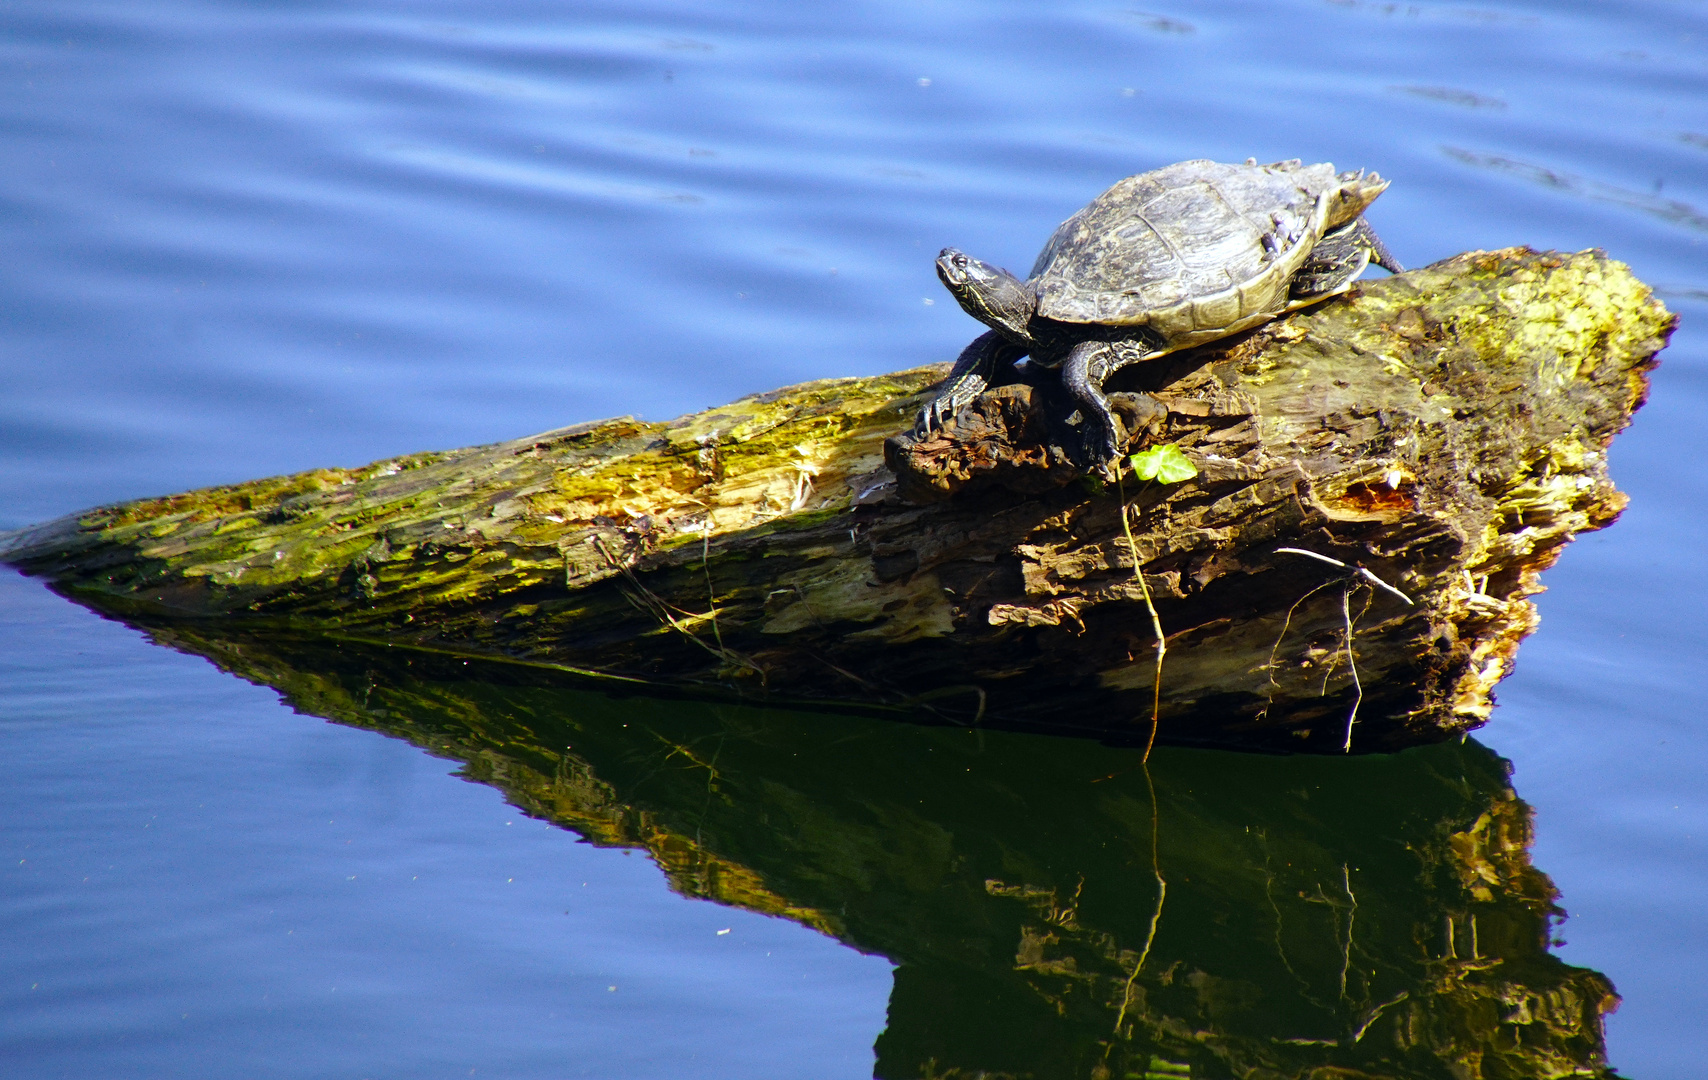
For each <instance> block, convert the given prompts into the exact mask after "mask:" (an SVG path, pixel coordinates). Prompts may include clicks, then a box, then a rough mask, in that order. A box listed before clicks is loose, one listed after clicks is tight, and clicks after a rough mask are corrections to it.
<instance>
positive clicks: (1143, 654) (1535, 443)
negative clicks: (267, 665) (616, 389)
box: [0, 249, 1673, 750]
mask: <svg viewBox="0 0 1708 1080" xmlns="http://www.w3.org/2000/svg"><path fill="white" fill-rule="evenodd" d="M1672 324H1673V317H1672V316H1671V315H1669V314H1668V313H1667V312H1666V310H1665V309H1664V308H1663V307H1662V306H1661V304H1660V303H1659V302H1658V301H1657V300H1655V299H1654V298H1653V297H1652V296H1651V294H1650V292H1649V290H1648V289H1647V288H1646V287H1645V286H1644V285H1643V284H1642V283H1641V282H1639V281H1637V280H1636V278H1634V277H1633V276H1632V275H1631V273H1630V272H1629V270H1628V269H1627V268H1626V267H1625V266H1624V265H1623V264H1621V263H1618V262H1615V261H1612V260H1609V259H1608V258H1606V256H1605V255H1604V254H1602V253H1600V252H1595V251H1592V252H1582V253H1578V254H1575V255H1565V254H1559V253H1538V252H1533V251H1530V250H1528V249H1509V250H1504V251H1496V252H1472V253H1468V254H1465V255H1461V256H1457V257H1455V258H1452V259H1448V260H1445V261H1443V262H1440V263H1437V264H1435V265H1433V266H1430V267H1426V268H1424V269H1421V270H1416V271H1412V272H1410V273H1407V274H1403V275H1399V276H1397V277H1394V278H1389V279H1383V280H1376V281H1366V282H1361V283H1359V285H1358V286H1357V287H1356V288H1355V289H1354V290H1353V291H1352V292H1351V293H1350V294H1348V295H1347V296H1344V297H1341V298H1337V299H1335V300H1331V301H1328V302H1326V303H1324V304H1322V305H1320V306H1318V307H1315V308H1312V309H1309V310H1306V311H1303V312H1300V313H1297V314H1295V315H1293V316H1290V317H1288V318H1285V319H1282V320H1278V321H1276V322H1274V323H1271V324H1268V325H1266V326H1264V327H1262V328H1260V329H1258V330H1256V331H1253V332H1251V333H1248V334H1245V335H1242V336H1240V337H1238V338H1235V339H1231V340H1228V341H1224V342H1220V343H1217V344H1215V345H1212V346H1206V347H1201V348H1198V349H1195V350H1191V351H1189V352H1185V353H1180V354H1176V355H1174V356H1171V357H1168V358H1165V359H1164V360H1160V361H1157V362H1155V363H1154V364H1151V365H1141V366H1139V367H1136V368H1132V369H1128V371H1127V372H1123V374H1124V375H1128V376H1130V377H1132V378H1143V379H1144V380H1146V381H1145V382H1144V384H1143V386H1142V387H1140V386H1138V385H1136V384H1135V385H1131V386H1129V387H1128V388H1129V389H1139V388H1142V389H1146V390H1148V391H1151V392H1152V393H1154V394H1155V395H1156V396H1157V397H1159V398H1161V399H1162V400H1163V401H1164V402H1165V404H1167V406H1168V410H1169V411H1168V415H1167V417H1166V418H1165V419H1162V420H1160V421H1159V422H1155V423H1153V424H1151V426H1150V429H1149V430H1148V431H1147V432H1146V433H1145V436H1146V437H1148V438H1149V439H1151V440H1152V441H1156V442H1175V443H1177V444H1179V445H1180V446H1181V447H1182V448H1183V449H1184V450H1185V451H1186V453H1187V455H1188V456H1189V457H1190V458H1191V459H1192V460H1193V461H1194V463H1195V464H1196V466H1197V467H1198V470H1199V475H1198V477H1197V478H1196V479H1195V480H1193V481H1189V482H1187V483H1184V484H1180V485H1175V486H1171V487H1167V488H1154V487H1153V488H1149V489H1143V490H1136V491H1135V490H1134V489H1133V488H1132V487H1129V488H1128V496H1129V501H1130V502H1131V503H1133V504H1134V505H1135V521H1134V540H1135V543H1136V546H1137V549H1138V550H1139V552H1140V553H1141V556H1142V563H1143V565H1142V569H1143V572H1144V574H1145V577H1146V581H1147V582H1148V583H1149V585H1150V588H1151V591H1152V593H1153V595H1154V597H1155V599H1156V603H1157V608H1158V611H1159V613H1160V615H1161V621H1162V625H1163V627H1164V628H1165V630H1166V631H1167V633H1168V635H1169V637H1168V663H1167V667H1166V669H1165V671H1164V674H1163V683H1162V724H1161V738H1162V739H1163V740H1165V741H1171V742H1177V743H1179V742H1195V743H1207V744H1217V745H1231V746H1243V747H1250V748H1267V749H1312V750H1340V749H1341V747H1342V741H1343V736H1344V734H1345V730H1344V725H1345V722H1346V719H1347V717H1348V715H1349V712H1350V709H1351V706H1352V704H1353V700H1354V693H1355V690H1354V685H1355V684H1354V677H1353V672H1352V670H1351V669H1350V667H1349V665H1348V662H1347V661H1348V657H1349V656H1351V657H1352V658H1353V659H1354V660H1355V662H1356V665H1357V674H1358V678H1359V679H1360V680H1361V682H1362V686H1363V695H1362V701H1361V703H1360V704H1359V707H1358V715H1357V720H1358V722H1357V728H1356V730H1355V731H1354V732H1353V735H1352V742H1353V748H1354V749H1355V750H1387V749H1395V748H1398V747H1402V746H1406V745H1412V744H1416V743H1422V742H1430V741H1435V740H1439V739H1442V738H1446V737H1450V736H1453V735H1457V734H1459V733H1462V732H1464V731H1466V730H1468V729H1470V728H1472V727H1475V726H1477V725H1478V724H1480V723H1481V722H1482V721H1483V720H1484V719H1486V718H1487V716H1488V713H1489V709H1490V707H1491V703H1492V691H1493V688H1494V686H1495V684H1496V683H1497V682H1498V681H1499V680H1500V678H1502V677H1503V676H1504V675H1505V674H1506V673H1507V672H1508V671H1509V670H1510V669H1511V666H1512V663H1513V659H1514V656H1515V652H1516V649H1517V647H1518V643H1519V641H1520V640H1521V639H1522V638H1523V637H1524V636H1526V635H1527V634H1528V633H1530V632H1531V631H1532V630H1533V629H1534V628H1535V626H1536V615H1535V609H1534V607H1533V606H1532V605H1531V604H1530V603H1529V601H1528V600H1527V599H1526V598H1527V597H1528V596H1530V595H1532V594H1534V593H1536V592H1538V591H1540V585H1539V583H1538V575H1539V574H1540V572H1541V571H1542V570H1543V569H1545V568H1546V567H1547V566H1548V565H1550V564H1551V563H1552V562H1553V561H1554V559H1555V558H1557V556H1558V554H1559V552H1560V550H1561V549H1562V547H1563V546H1564V545H1565V544H1566V543H1567V542H1569V541H1570V539H1571V538H1572V537H1573V536H1575V535H1576V534H1577V533H1580V532H1583V531H1586V530H1590V529H1596V528H1601V527H1603V526H1605V525H1607V524H1608V523H1610V522H1611V521H1612V520H1613V519H1614V518H1615V517H1616V516H1617V515H1618V513H1619V512H1620V510H1621V509H1622V508H1623V506H1624V502H1625V500H1624V497H1623V496H1622V495H1621V494H1620V493H1619V492H1618V491H1617V490H1615V488H1614V487H1613V485H1612V483H1611V481H1610V480H1609V479H1608V475H1607V467H1606V457H1605V450H1606V447H1607V446H1608V444H1609V442H1610V440H1611V439H1612V438H1613V436H1614V435H1615V434H1616V433H1617V432H1618V431H1620V430H1621V429H1622V428H1623V427H1624V426H1625V425H1626V424H1627V423H1628V422H1629V419H1630V416H1631V413H1632V411H1633V410H1634V409H1635V408H1636V407H1637V406H1638V405H1640V404H1641V402H1642V400H1643V398H1644V395H1645V394H1646V392H1647V386H1648V383H1647V378H1646V374H1645V373H1646V372H1647V371H1648V370H1649V369H1650V368H1651V367H1652V366H1653V364H1654V355H1655V353H1656V352H1657V351H1658V350H1659V349H1660V348H1661V347H1662V346H1663V345H1664V344H1665V341H1666V337H1667V335H1668V334H1669V332H1670V330H1671V327H1672ZM943 371H944V368H943V367H942V366H935V367H931V368H922V369H917V370H914V371H906V372H900V373H897V374H894V375H887V376H880V377H876V378H866V379H832V380H825V381H821V382H816V383H808V384H804V385H801V386H796V387H789V388H786V389H783V390H779V391H775V392H773V393H770V394H764V395H759V396H756V397H751V398H746V399H743V400H742V401H738V402H735V403H733V404H731V405H728V406H725V407H723V408H720V409H713V410H709V411H708V412H705V413H701V414H697V415H694V416H689V417H684V418H681V419H679V420H675V421H671V422H667V423H644V422H640V421H636V420H634V419H632V418H622V419H618V420H610V421H603V422H600V423H594V424H584V425H580V426H577V427H573V428H565V429H562V430H559V431H554V432H548V433H546V434H544V435H540V436H536V437H533V438H530V439H521V440H516V441H514V442H509V443H502V444H497V445H493V446H486V447H477V448H473V449H469V450H462V451H455V452H451V453H443V454H425V455H412V456H406V457H400V458H395V459H390V460H387V461H382V462H377V463H375V464H373V465H369V466H367V467H365V468H361V469H347V470H346V469H323V470H316V471H314V472H310V473H303V474H299V475H297V476H292V477H285V478H276V479H271V480H262V481H256V482H252V483H247V484H238V485H232V486H229V487H222V488H213V489H207V490H204V491H197V492H190V493H187V494H184V495H178V496H173V497H170V498H164V499H150V500H141V501H138V502H132V503H125V504H121V505H117V506H110V507H105V508H101V509H99V510H95V511H91V512H88V513H85V514H81V515H75V516H73V517H69V518H65V519H61V520H60V521H57V522H51V523H48V524H46V525H42V526H37V527H34V528H31V529H25V530H21V531H19V532H16V533H13V534H10V535H9V536H6V537H4V538H0V559H3V560H5V561H7V562H10V563H13V564H15V565H17V566H20V567H22V568H23V569H25V570H26V571H27V572H30V573H33V574H40V575H43V576H45V577H47V578H49V579H50V580H51V581H52V582H53V583H54V584H55V587H57V588H59V589H60V590H62V591H63V592H65V593H66V594H67V595H70V596H73V597H74V598H76V599H78V600H79V601H81V602H84V603H87V604H89V605H90V606H93V607H96V608H99V609H102V610H105V611H108V612H112V613H115V614H118V615H120V616H122V617H126V618H129V619H131V620H133V621H141V622H148V621H156V622H158V621H162V620H166V621H170V620H179V619H197V620H208V619H216V620H222V621H223V622H225V623H227V624H229V625H231V626H232V627H233V628H238V627H240V628H242V629H243V630H245V631H247V632H256V631H263V632H264V631H266V630H267V629H269V628H274V629H290V630H293V631H296V632H302V631H313V632H317V633H324V634H328V635H341V636H344V637H349V638H359V639H366V640H374V641H384V642H387V643H390V644H393V645H396V646H411V647H418V648H424V649H432V650H435V651H449V652H453V653H467V654H478V655H489V656H496V657H504V658H508V659H511V660H513V661H516V662H520V663H526V664H531V665H540V666H545V667H556V668H559V669H564V670H568V671H571V672H579V673H581V674H583V675H585V676H587V677H590V678H595V679H599V680H602V681H606V682H611V683H613V684H621V683H623V682H631V681H635V680H638V681H641V682H645V683H648V684H651V685H653V686H655V687H659V686H669V685H673V686H678V687H681V688H683V689H684V690H686V691H688V692H691V693H705V694H724V693H738V694H749V695H766V696H769V697H772V698H775V699H788V698H812V699H818V700H821V701H840V702H847V703H852V704H854V705H855V706H857V707H863V708H893V707H899V708H902V709H904V710H907V711H910V712H914V713H917V714H919V715H921V716H922V717H925V718H938V719H944V720H952V721H957V722H975V721H976V722H984V723H994V724H1001V725H1004V726H1011V727H1024V728H1032V729H1038V730H1050V731H1061V732H1073V733H1080V734H1090V735H1096V736H1099V737H1102V738H1106V739H1110V740H1114V741H1128V740H1131V741H1143V740H1144V738H1145V737H1146V735H1148V731H1149V715H1150V698H1151V690H1152V655H1153V654H1152V651H1151V649H1152V646H1151V640H1150V623H1149V618H1148V616H1147V615H1146V613H1145V610H1144V605H1143V601H1142V599H1141V597H1140V589H1139V585H1138V583H1137V582H1136V581H1135V580H1134V577H1133V574H1132V556H1131V554H1130V553H1129V552H1130V549H1129V548H1128V546H1127V543H1126V540H1125V539H1124V537H1123V536H1122V530H1121V526H1120V521H1121V516H1120V510H1119V507H1118V502H1117V498H1116V496H1115V494H1114V489H1113V487H1112V486H1110V487H1107V488H1105V487H1103V486H1102V485H1100V484H1098V483H1096V482H1095V480H1092V479H1088V478H1085V477H1083V476H1082V475H1081V472H1080V470H1079V469H1077V468H1076V467H1073V466H1072V464H1071V462H1068V461H1066V459H1065V457H1064V455H1062V454H1061V453H1060V452H1059V451H1052V450H1050V449H1049V446H1048V441H1047V438H1046V436H1047V434H1048V431H1049V428H1050V425H1051V424H1052V423H1056V421H1055V419H1054V415H1055V414H1053V413H1051V411H1050V409H1049V398H1050V395H1049V393H1048V392H1047V389H1046V388H1033V387H1027V386H1016V387H1005V388H1000V389H998V390H995V391H993V392H992V393H990V394H989V395H987V396H986V397H985V398H983V399H981V400H980V401H978V402H976V403H975V405H974V406H973V407H971V408H970V409H969V410H968V411H967V412H966V413H965V414H963V416H962V418H961V419H960V420H959V421H958V422H957V424H956V425H954V426H953V428H952V430H951V431H950V432H949V437H942V438H936V439H933V440H931V441H930V442H927V443H923V444H915V443H913V442H912V441H911V440H908V439H906V438H899V439H891V438H890V437H891V436H893V435H895V434H896V433H897V432H899V431H901V430H903V429H905V428H906V427H907V426H908V425H909V424H910V422H911V419H912V416H913V414H914V412H915V411H916V410H917V408H918V406H919V404H920V403H921V402H922V401H923V400H924V397H923V394H924V393H925V392H926V391H927V389H928V388H929V387H930V386H931V385H932V384H933V383H934V382H935V381H936V380H937V379H940V378H941V377H942V374H943ZM1121 388H1122V386H1121V384H1116V385H1114V386H1112V387H1111V389H1112V390H1120V389H1121ZM1129 416H1132V414H1129ZM1133 419H1135V420H1136V419H1137V418H1136V417H1133ZM886 440H889V445H888V447H887V462H888V463H887V464H886V445H885V444H886ZM898 472H899V484H898V475H897V474H898ZM1278 547H1297V548H1302V549H1305V550H1309V551H1312V552H1315V553H1318V554H1321V555H1324V556H1329V557H1332V558H1335V559H1339V560H1341V561H1343V562H1345V563H1347V564H1349V565H1351V566H1360V567H1364V568H1366V569H1368V570H1369V571H1370V572H1372V573H1373V574H1375V575H1377V576H1378V577H1380V578H1381V579H1382V580H1383V581H1385V582H1387V583H1390V584H1392V585H1394V586H1395V587H1396V588H1398V589H1400V590H1403V591H1404V592H1405V593H1406V594H1408V595H1409V596H1411V597H1413V598H1415V599H1416V600H1417V603H1416V605H1415V606H1411V607H1407V606H1406V605H1404V604H1402V603H1400V602H1399V601H1398V600H1396V599H1394V598H1393V597H1391V596H1389V595H1388V594H1387V593H1385V592H1383V591H1382V590H1379V589H1377V588H1375V587H1373V586H1371V585H1370V584H1369V583H1368V582H1363V581H1360V582H1350V583H1348V584H1346V585H1343V584H1341V583H1340V581H1339V579H1337V578H1336V577H1335V574H1336V573H1337V572H1336V571H1334V570H1333V568H1331V567H1326V566H1325V565H1323V564H1321V563H1319V562H1318V561H1317V560H1313V559H1307V558H1302V557H1297V556H1288V555H1285V554H1279V555H1278V554H1276V549H1277V548H1278ZM1348 587H1349V588H1350V589H1351V590H1352V591H1351V595H1350V597H1347V596H1346V595H1345V590H1346V589H1347V588H1348ZM1343 605H1344V607H1345V610H1346V611H1347V612H1348V613H1349V614H1350V616H1351V618H1352V620H1353V623H1354V627H1355V630H1354V634H1353V636H1352V640H1351V641H1350V642H1348V641H1347V636H1346V633H1345V622H1346V619H1345V616H1343Z"/></svg>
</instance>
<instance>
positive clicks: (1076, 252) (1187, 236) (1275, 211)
mask: <svg viewBox="0 0 1708 1080" xmlns="http://www.w3.org/2000/svg"><path fill="white" fill-rule="evenodd" d="M1339 186H1340V181H1339V179H1338V177H1337V176H1336V174H1335V171H1334V166H1332V165H1326V164H1321V165H1301V164H1299V163H1298V162H1297V161H1288V162H1277V163H1275V164H1272V165H1256V164H1247V165H1225V164H1221V163H1219V162H1214V161H1183V162H1181V163H1179V164H1177V165H1170V166H1168V167H1167V168H1164V169H1157V170H1155V171H1154V172H1148V173H1140V174H1139V175H1138V176H1129V177H1128V178H1127V179H1125V180H1123V181H1121V182H1120V183H1118V184H1116V185H1115V186H1114V187H1112V188H1110V189H1109V190H1108V191H1105V192H1104V193H1103V194H1101V195H1099V196H1098V197H1097V198H1096V199H1093V200H1092V201H1091V203H1090V205H1088V206H1086V207H1085V209H1083V210H1081V211H1080V212H1079V213H1077V214H1075V215H1074V216H1073V217H1070V218H1068V219H1067V220H1066V221H1064V222H1062V224H1061V226H1060V227H1059V228H1057V229H1056V231H1055V235H1053V236H1051V237H1050V241H1049V243H1047V244H1045V245H1044V250H1043V251H1042V252H1041V253H1040V254H1039V255H1038V261H1037V263H1036V265H1034V266H1033V268H1032V273H1031V275H1030V276H1031V278H1032V280H1033V282H1034V286H1035V288H1036V289H1037V294H1038V308H1037V311H1038V314H1039V315H1042V316H1044V317H1045V318H1048V319H1054V320H1056V321H1059V322H1067V323H1090V324H1099V325H1112V326H1133V325H1140V324H1148V325H1150V326H1152V327H1154V328H1155V329H1157V330H1158V331H1160V332H1161V333H1162V334H1163V335H1164V336H1165V337H1167V338H1169V339H1171V340H1172V339H1184V338H1188V337H1196V336H1198V335H1200V334H1203V333H1207V332H1210V331H1221V332H1224V333H1225V332H1227V331H1229V330H1232V329H1238V328H1241V327H1242V326H1244V325H1250V324H1251V323H1255V322H1261V321H1262V320H1263V319H1264V318H1267V317H1268V316H1270V315H1272V314H1274V313H1275V312H1276V311H1278V310H1280V308H1281V307H1283V306H1284V305H1285V303H1286V300H1287V287H1288V281H1289V279H1291V278H1292V276H1293V274H1294V272H1295V271H1297V270H1298V269H1299V266H1300V265H1301V264H1302V263H1303V262H1304V260H1305V258H1306V257H1307V256H1308V255H1309V254H1310V252H1311V248H1312V247H1314V246H1315V245H1316V242H1317V241H1318V240H1319V239H1320V238H1321V237H1322V234H1323V228H1324V223H1325V221H1326V219H1327V215H1328V207H1329V202H1330V196H1331V195H1332V193H1333V192H1334V191H1335V190H1336V189H1337V188H1338V187H1339ZM1180 343H1183V342H1180Z"/></svg>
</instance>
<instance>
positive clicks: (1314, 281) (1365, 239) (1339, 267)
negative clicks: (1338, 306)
mask: <svg viewBox="0 0 1708 1080" xmlns="http://www.w3.org/2000/svg"><path fill="white" fill-rule="evenodd" d="M1371 263H1375V264H1376V265H1377V266H1380V267H1382V268H1383V269H1385V270H1388V271H1391V272H1393V273H1396V274H1398V273H1401V272H1402V271H1403V270H1404V267H1402V266H1400V262H1399V260H1398V259H1396V258H1394V253H1393V252H1391V251H1389V250H1388V245H1386V244H1384V243H1382V238H1381V237H1379V236H1377V235H1376V231H1375V230H1374V229H1372V228H1370V223H1369V222H1367V221H1365V220H1364V219H1363V218H1361V217H1358V218H1353V219H1352V220H1351V221H1349V222H1347V223H1346V224H1345V225H1342V226H1341V227H1340V228H1338V229H1335V230H1333V231H1332V232H1329V233H1325V234H1324V235H1323V238H1322V239H1321V240H1318V241H1317V245H1316V247H1314V248H1312V249H1311V253H1310V255H1308V256H1306V258H1305V262H1304V264H1303V265H1302V266H1300V267H1299V269H1298V272H1296V273H1295V274H1294V275H1293V280H1292V283H1291V285H1290V286H1289V299H1290V300H1291V301H1292V302H1293V303H1295V304H1297V303H1300V302H1309V301H1311V300H1313V299H1317V298H1321V297H1325V296H1332V295H1334V294H1335V293H1337V292H1340V291H1341V290H1342V289H1345V288H1346V287H1347V286H1348V285H1351V284H1352V283H1353V281H1355V280H1357V278H1358V275H1359V274H1362V273H1363V272H1364V268H1365V267H1366V266H1369V265H1370V264H1371Z"/></svg>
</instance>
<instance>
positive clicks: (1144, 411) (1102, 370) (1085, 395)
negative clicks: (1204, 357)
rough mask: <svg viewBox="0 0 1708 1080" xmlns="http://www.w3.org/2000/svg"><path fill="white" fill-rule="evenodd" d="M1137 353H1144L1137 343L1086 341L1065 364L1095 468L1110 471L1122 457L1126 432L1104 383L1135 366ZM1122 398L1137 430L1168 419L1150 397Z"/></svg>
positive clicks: (1064, 379) (1066, 380) (1065, 386)
mask: <svg viewBox="0 0 1708 1080" xmlns="http://www.w3.org/2000/svg"><path fill="white" fill-rule="evenodd" d="M1137 352H1144V350H1143V348H1142V346H1140V345H1138V344H1136V343H1134V342H1119V341H1117V342H1109V341H1082V342H1080V343H1079V344H1078V345H1075V346H1074V347H1073V351H1072V352H1069V353H1068V355H1067V359H1066V360H1063V361H1062V389H1064V390H1066V391H1067V392H1068V395H1069V396H1070V397H1072V398H1073V400H1074V402H1075V403H1076V404H1077V405H1078V406H1079V412H1080V425H1079V429H1080V437H1081V441H1082V442H1083V444H1084V446H1085V453H1086V457H1087V458H1088V459H1089V463H1090V464H1091V466H1092V467H1093V468H1103V469H1107V467H1108V466H1109V465H1110V464H1111V463H1112V462H1114V461H1115V459H1116V458H1118V457H1120V456H1121V444H1122V442H1123V441H1124V440H1123V439H1122V437H1121V434H1122V429H1121V428H1120V427H1119V426H1118V425H1117V422H1116V420H1115V415H1114V412H1113V410H1112V409H1111V407H1110V401H1109V398H1108V396H1107V395H1106V394H1104V392H1103V380H1105V379H1107V378H1108V377H1109V375H1110V374H1111V373H1113V372H1114V371H1115V370H1117V369H1118V368H1123V367H1126V366H1127V365H1128V364H1129V363H1133V362H1134V361H1135V359H1136V357H1135V355H1134V354H1135V353H1137ZM1121 398H1122V400H1121V401H1120V402H1119V406H1120V408H1121V410H1122V411H1123V412H1124V413H1129V414H1131V417H1130V418H1131V419H1132V421H1133V426H1134V427H1138V426H1139V425H1140V424H1141V423H1142V424H1143V425H1144V426H1147V427H1148V426H1151V425H1152V424H1153V423H1154V422H1155V420H1156V419H1157V418H1158V416H1159V415H1162V416H1166V415H1167V410H1166V409H1164V408H1163V406H1162V403H1161V402H1159V401H1157V400H1156V399H1155V398H1153V397H1151V396H1150V395H1149V394H1140V393H1127V394H1122V395H1121Z"/></svg>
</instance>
